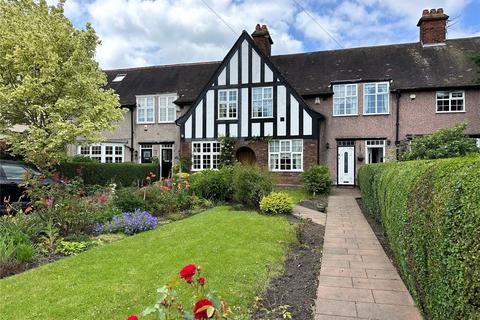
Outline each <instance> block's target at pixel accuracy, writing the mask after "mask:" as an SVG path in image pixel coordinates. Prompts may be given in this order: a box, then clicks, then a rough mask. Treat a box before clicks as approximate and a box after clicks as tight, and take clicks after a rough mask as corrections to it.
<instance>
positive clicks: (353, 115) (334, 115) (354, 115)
mask: <svg viewBox="0 0 480 320" xmlns="http://www.w3.org/2000/svg"><path fill="white" fill-rule="evenodd" d="M332 116H333V117H358V113H355V114H332Z"/></svg>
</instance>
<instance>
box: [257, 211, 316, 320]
mask: <svg viewBox="0 0 480 320" xmlns="http://www.w3.org/2000/svg"><path fill="white" fill-rule="evenodd" d="M295 220H296V223H298V225H297V238H298V243H296V244H293V245H291V247H290V248H289V252H288V254H287V258H286V261H285V269H284V272H283V274H281V275H279V276H277V277H274V278H273V279H272V280H271V281H270V284H269V287H268V288H267V289H266V290H265V292H264V293H263V294H262V295H261V297H260V298H259V299H258V301H257V303H256V306H255V307H254V312H253V314H252V317H251V318H252V319H264V320H267V319H268V320H273V319H289V318H288V317H285V316H286V315H287V313H290V315H291V318H290V319H296V320H313V319H314V311H313V310H314V308H315V298H316V296H317V287H318V275H319V273H320V265H321V258H322V248H323V236H324V234H325V227H324V226H322V225H319V224H316V223H313V222H312V221H310V220H299V219H295Z"/></svg>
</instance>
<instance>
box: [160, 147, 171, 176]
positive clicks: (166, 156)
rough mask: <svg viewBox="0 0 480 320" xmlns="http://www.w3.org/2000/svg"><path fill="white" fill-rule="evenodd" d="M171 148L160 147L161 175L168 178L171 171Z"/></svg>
mask: <svg viewBox="0 0 480 320" xmlns="http://www.w3.org/2000/svg"><path fill="white" fill-rule="evenodd" d="M172 160H173V150H172V149H162V177H163V178H169V177H170V175H171V172H172Z"/></svg>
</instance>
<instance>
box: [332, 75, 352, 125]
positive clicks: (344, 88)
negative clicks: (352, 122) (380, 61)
mask: <svg viewBox="0 0 480 320" xmlns="http://www.w3.org/2000/svg"><path fill="white" fill-rule="evenodd" d="M341 87H343V97H338V96H337V97H335V91H339V90H340V88H341ZM347 87H355V95H347V92H348V90H347ZM332 90H333V99H332V100H333V110H332V115H333V116H334V117H350V116H358V85H357V84H356V83H343V84H335V85H333V87H332ZM348 98H355V100H354V101H355V110H353V112H352V113H337V110H336V108H335V103H336V102H337V101H339V100H343V103H344V105H345V111H346V110H347V99H348Z"/></svg>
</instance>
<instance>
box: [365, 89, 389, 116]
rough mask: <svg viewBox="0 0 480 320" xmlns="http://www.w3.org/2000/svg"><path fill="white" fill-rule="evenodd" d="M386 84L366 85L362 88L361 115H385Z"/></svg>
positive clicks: (386, 109)
mask: <svg viewBox="0 0 480 320" xmlns="http://www.w3.org/2000/svg"><path fill="white" fill-rule="evenodd" d="M388 87H389V85H388V82H379V83H366V84H365V85H364V86H363V113H364V114H385V113H388V112H389V108H388V100H389V99H388V96H389V92H388Z"/></svg>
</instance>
